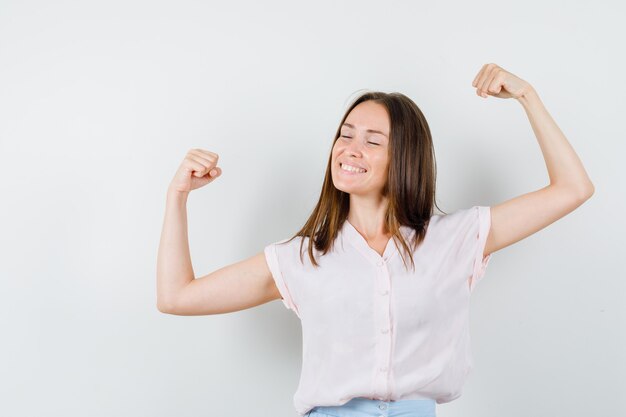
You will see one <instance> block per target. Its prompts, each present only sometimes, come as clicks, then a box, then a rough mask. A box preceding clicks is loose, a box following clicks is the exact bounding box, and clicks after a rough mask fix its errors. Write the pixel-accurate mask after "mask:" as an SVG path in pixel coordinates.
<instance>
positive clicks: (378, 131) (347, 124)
mask: <svg viewBox="0 0 626 417" xmlns="http://www.w3.org/2000/svg"><path fill="white" fill-rule="evenodd" d="M343 126H347V127H349V128H352V129H354V125H351V124H350V123H344V124H343ZM366 132H368V133H380V134H381V135H383V136H384V137H387V135H385V134H384V133H383V132H381V131H380V130H374V129H367V130H366Z"/></svg>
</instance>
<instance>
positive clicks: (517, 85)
mask: <svg viewBox="0 0 626 417" xmlns="http://www.w3.org/2000/svg"><path fill="white" fill-rule="evenodd" d="M472 86H473V87H476V94H478V95H479V96H481V97H484V98H487V95H490V96H494V97H498V98H511V97H513V98H515V99H519V98H520V97H522V96H523V95H524V94H526V93H528V92H529V91H530V90H532V86H531V85H530V84H528V83H527V82H526V81H524V80H522V79H521V78H519V77H517V76H515V75H513V74H511V73H510V72H508V71H506V70H505V69H503V68H500V67H499V66H497V65H496V64H485V65H483V67H482V68H481V69H480V71H479V72H478V74H477V75H476V77H475V78H474V81H473V82H472Z"/></svg>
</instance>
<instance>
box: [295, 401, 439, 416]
mask: <svg viewBox="0 0 626 417" xmlns="http://www.w3.org/2000/svg"><path fill="white" fill-rule="evenodd" d="M436 405H437V403H436V401H435V400H432V399H419V400H400V401H381V400H372V399H369V398H362V397H357V398H352V399H351V400H350V401H348V402H347V403H345V404H343V405H337V406H317V407H313V408H312V409H311V410H310V411H309V412H308V413H306V414H305V415H304V417H436V413H435V406H436Z"/></svg>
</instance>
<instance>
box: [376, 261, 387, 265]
mask: <svg viewBox="0 0 626 417" xmlns="http://www.w3.org/2000/svg"><path fill="white" fill-rule="evenodd" d="M384 264H385V263H384V262H383V261H378V263H377V264H376V265H378V266H383V265H384Z"/></svg>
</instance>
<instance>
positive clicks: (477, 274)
mask: <svg viewBox="0 0 626 417" xmlns="http://www.w3.org/2000/svg"><path fill="white" fill-rule="evenodd" d="M471 211H472V219H473V221H474V222H475V224H474V227H472V228H471V230H472V231H473V232H472V233H473V236H472V239H474V245H473V246H474V248H475V251H474V260H473V270H472V275H471V276H470V278H469V289H470V292H472V291H473V290H474V287H475V286H476V284H477V283H478V282H479V281H480V280H481V279H482V277H483V275H485V270H486V269H487V265H488V264H489V260H490V259H491V254H489V255H487V256H485V257H484V258H483V252H484V251H485V246H486V244H487V236H488V235H489V230H490V228H491V208H490V207H489V206H474V207H472V209H471Z"/></svg>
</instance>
